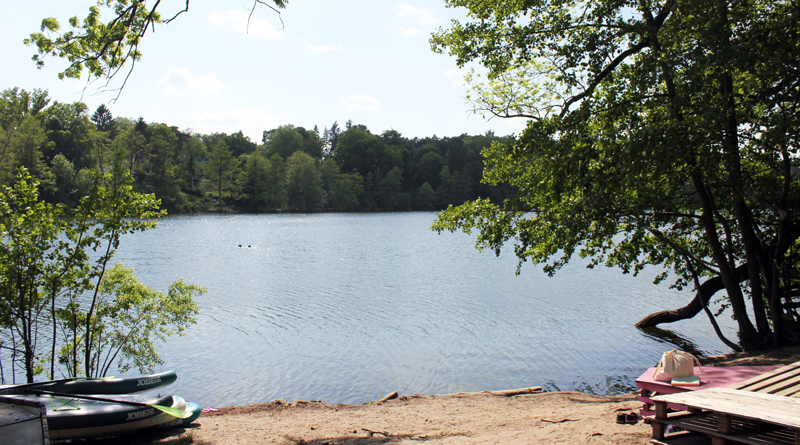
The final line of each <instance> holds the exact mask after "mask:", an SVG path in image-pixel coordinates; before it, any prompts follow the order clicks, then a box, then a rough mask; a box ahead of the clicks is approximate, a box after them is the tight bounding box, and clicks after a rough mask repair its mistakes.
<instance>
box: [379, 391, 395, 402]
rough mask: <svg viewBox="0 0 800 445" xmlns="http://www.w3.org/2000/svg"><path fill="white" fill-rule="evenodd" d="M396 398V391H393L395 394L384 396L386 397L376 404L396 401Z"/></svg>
mask: <svg viewBox="0 0 800 445" xmlns="http://www.w3.org/2000/svg"><path fill="white" fill-rule="evenodd" d="M397 396H398V394H397V391H395V392H393V393H391V394H389V395H388V396H386V397H384V398H382V399H380V400H378V402H377V403H383V402H386V401H387V400H392V399H396V398H397Z"/></svg>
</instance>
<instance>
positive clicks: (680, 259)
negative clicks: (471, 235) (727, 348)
mask: <svg viewBox="0 0 800 445" xmlns="http://www.w3.org/2000/svg"><path fill="white" fill-rule="evenodd" d="M447 4H448V5H449V6H463V7H466V8H467V9H468V13H469V16H470V20H471V21H469V22H467V23H460V22H454V23H453V25H452V27H451V28H450V29H448V30H440V31H439V32H438V33H436V34H435V35H434V36H433V38H432V45H433V48H434V49H435V50H436V51H439V52H444V51H447V52H449V53H450V54H451V55H453V56H455V57H456V60H457V62H458V64H459V65H461V66H464V65H466V64H467V63H469V62H473V61H475V62H479V63H480V64H482V65H483V66H484V67H485V68H486V69H487V70H488V75H487V78H486V81H485V82H473V89H472V93H473V95H472V96H471V98H472V100H473V101H474V103H475V107H476V109H479V110H483V111H484V112H487V113H490V114H494V115H496V116H501V117H510V116H522V117H526V118H528V119H530V121H529V124H528V127H527V128H526V130H525V131H524V132H523V133H522V134H521V135H519V136H518V137H517V138H515V140H513V141H510V142H509V143H507V144H499V143H494V144H493V145H492V146H491V147H490V148H488V149H486V150H485V151H484V156H485V157H486V170H485V172H484V180H485V181H487V182H489V183H491V184H499V183H502V182H506V181H508V182H509V183H510V184H512V185H513V186H515V187H516V189H517V192H516V196H514V197H513V199H510V200H507V201H506V202H505V203H503V204H500V203H492V202H491V201H488V200H485V199H480V200H477V201H474V202H470V203H467V204H464V205H461V206H458V207H454V208H449V209H448V210H447V211H445V212H443V213H442V214H440V216H439V218H438V220H437V223H436V224H435V226H434V227H435V228H436V229H437V230H447V229H451V230H455V229H459V228H460V229H462V230H465V231H467V232H469V231H470V230H473V229H475V230H478V231H479V235H478V245H479V246H480V247H484V248H491V249H494V250H496V251H499V249H500V248H501V247H502V246H503V245H504V244H506V243H514V244H515V246H514V249H515V252H516V253H517V255H518V256H519V258H520V264H521V263H522V262H524V261H525V260H531V261H533V262H534V263H544V264H546V266H545V270H546V271H547V272H548V273H554V272H555V271H557V270H558V269H559V268H560V267H562V266H563V265H564V264H566V263H567V262H568V261H569V260H570V258H571V257H572V256H573V255H574V254H579V255H580V256H585V257H590V258H591V259H592V260H591V265H597V264H606V265H607V266H617V267H620V268H621V269H622V270H623V272H628V271H633V272H634V273H635V272H638V271H639V270H641V269H642V268H643V267H644V266H645V265H649V264H650V265H659V266H662V267H666V268H668V269H671V270H672V271H673V272H674V273H675V276H676V285H677V286H678V287H679V288H680V287H683V286H685V285H688V284H693V285H694V287H695V289H696V290H697V291H698V293H697V295H696V297H695V298H696V299H697V300H698V301H699V303H698V305H697V307H698V308H702V307H705V306H706V303H707V301H708V297H710V295H709V294H713V292H703V291H702V290H703V288H702V286H703V284H707V283H720V285H719V288H720V289H724V290H725V291H726V296H727V299H728V303H729V304H730V307H731V309H732V311H733V317H734V318H735V320H736V322H737V323H738V335H739V339H738V340H739V341H738V343H739V344H740V345H741V347H743V348H745V349H750V348H756V347H759V346H764V345H766V344H770V345H779V344H781V343H785V342H796V341H797V339H798V328H797V326H798V321H799V320H798V316H797V313H796V312H795V311H794V310H793V309H792V307H793V306H795V305H796V304H797V302H796V301H795V300H794V298H795V297H793V295H795V294H796V293H797V292H796V289H797V286H798V284H797V283H798V282H800V281H798V280H797V278H798V277H797V273H798V271H797V269H796V268H795V267H794V265H795V264H796V263H797V258H796V256H795V255H796V254H795V253H794V252H796V249H795V247H796V244H797V236H798V233H800V232H799V231H798V220H797V212H796V209H797V206H798V204H800V203H798V198H799V197H800V194H798V186H799V185H800V184H798V176H797V175H795V174H793V173H792V170H793V169H794V168H797V165H796V164H797V158H796V153H797V150H798V140H797V133H796V131H795V130H794V129H796V128H798V126H797V124H798V120H797V119H798V117H800V113H798V111H800V108H798V105H799V104H800V102H798V97H800V95H798V92H799V91H800V76H798V74H800V73H798V70H799V69H800V68H799V67H800V63H799V62H800V51H798V48H800V46H799V45H798V44H799V43H800V33H799V32H798V29H800V27H799V26H798V24H799V23H800V22H799V21H798V20H800V9H798V5H797V4H795V3H792V2H786V1H778V2H775V1H768V2H767V1H755V2H745V3H743V2H732V1H726V0H715V1H699V2H674V1H665V2H639V3H635V4H622V3H619V2H611V1H598V2H593V3H589V4H587V3H578V2H573V1H564V2H561V1H559V2H556V1H550V0H535V1H529V2H517V3H504V2H499V1H478V0H448V1H447ZM523 17H524V19H523ZM663 278H665V277H664V276H663V275H662V276H660V277H659V280H660V279H663ZM703 280H706V281H703ZM712 280H714V281H712ZM745 283H746V284H745ZM707 288H708V286H706V289H707ZM714 290H716V289H714ZM747 294H749V297H750V298H749V303H748V299H746V295H747ZM698 310H700V309H698ZM751 316H752V318H751ZM751 320H754V321H755V324H754V323H753V321H751ZM712 322H713V318H712ZM726 341H727V340H726ZM728 343H729V344H730V345H732V346H734V347H736V345H735V344H734V342H730V341H728Z"/></svg>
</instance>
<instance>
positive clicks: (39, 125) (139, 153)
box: [0, 88, 510, 213]
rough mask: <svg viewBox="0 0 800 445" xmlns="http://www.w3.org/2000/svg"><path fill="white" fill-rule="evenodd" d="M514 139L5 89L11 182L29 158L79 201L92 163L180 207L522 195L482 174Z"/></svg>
mask: <svg viewBox="0 0 800 445" xmlns="http://www.w3.org/2000/svg"><path fill="white" fill-rule="evenodd" d="M505 139H506V138H503V137H497V136H495V135H494V134H491V133H487V134H484V135H477V136H468V135H460V136H457V137H444V138H438V137H436V136H431V137H425V138H422V139H419V138H413V139H409V138H406V137H403V135H402V134H401V133H400V132H398V131H395V130H386V131H384V132H383V133H381V134H380V135H376V134H373V133H371V132H370V130H369V129H368V128H367V127H366V126H364V125H358V124H354V123H352V122H351V121H348V122H347V123H345V125H344V126H343V127H340V126H339V124H338V122H334V123H333V124H331V125H330V126H329V127H328V126H325V127H324V129H323V130H322V131H320V129H319V127H318V126H316V125H315V126H314V128H313V129H310V130H309V129H306V128H303V127H296V126H293V125H283V126H279V127H278V128H274V129H269V130H266V129H265V130H264V132H263V136H262V140H261V141H260V143H256V142H254V141H251V140H250V138H249V137H247V136H244V135H243V134H242V132H241V131H240V132H238V133H233V134H226V133H213V134H195V133H192V132H187V131H182V130H180V129H178V128H177V127H171V126H169V125H167V124H163V123H156V122H147V121H146V120H145V119H144V118H143V117H139V118H136V119H131V118H126V117H114V116H113V114H112V112H111V110H110V109H109V108H108V107H107V106H106V105H100V106H99V107H98V108H97V109H96V110H94V112H92V111H91V110H89V109H88V107H87V105H85V104H84V103H82V102H75V103H62V102H59V101H57V100H53V99H52V98H51V97H50V96H49V93H48V91H46V90H38V89H37V90H33V91H26V90H22V89H19V88H9V89H6V90H4V91H3V92H2V96H1V97H0V141H1V142H0V185H9V184H11V183H13V182H14V180H15V176H16V174H17V172H18V171H19V168H20V167H25V168H27V169H28V171H29V172H30V174H31V176H32V177H33V178H34V179H35V180H36V181H38V182H39V187H40V191H41V194H42V197H43V198H44V199H45V200H46V201H48V202H51V203H62V204H66V205H68V206H74V205H76V204H77V202H78V200H79V199H80V197H81V196H83V195H84V194H85V192H86V190H88V188H89V187H90V186H91V180H90V172H91V171H92V170H99V171H102V172H105V171H112V170H115V169H122V170H124V171H127V172H129V173H130V175H131V177H132V178H133V179H134V189H135V191H136V192H139V193H152V194H155V196H156V197H157V198H158V199H160V200H161V206H162V208H163V209H165V210H167V211H168V212H170V213H194V212H281V211H287V212H316V211H335V212H351V211H409V210H440V209H443V208H446V207H447V206H448V205H451V204H460V203H463V202H465V201H468V200H471V199H476V198H478V197H482V198H488V199H492V200H502V199H503V198H504V197H506V196H508V195H509V194H510V188H509V187H508V186H506V185H503V184H501V185H486V184H483V183H481V177H482V174H483V158H482V156H481V151H482V150H483V149H484V148H486V147H488V146H490V145H491V143H492V142H495V141H498V142H503V141H504V140H505Z"/></svg>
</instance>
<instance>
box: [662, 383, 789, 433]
mask: <svg viewBox="0 0 800 445" xmlns="http://www.w3.org/2000/svg"><path fill="white" fill-rule="evenodd" d="M653 400H654V401H656V402H667V403H676V404H680V405H684V406H688V407H693V408H700V409H705V410H709V411H714V412H717V413H723V414H730V415H733V416H738V417H743V418H747V419H753V420H760V421H763V422H769V423H773V424H777V425H782V426H787V427H791V428H798V429H800V416H798V415H797V413H800V398H794V397H784V396H776V395H774V394H765V393H759V392H750V391H742V390H737V389H730V388H711V389H705V390H701V391H692V392H684V393H678V394H669V395H663V396H656V397H654V398H653Z"/></svg>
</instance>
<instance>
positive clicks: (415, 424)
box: [92, 347, 800, 445]
mask: <svg viewBox="0 0 800 445" xmlns="http://www.w3.org/2000/svg"><path fill="white" fill-rule="evenodd" d="M798 360H800V347H795V348H788V349H781V350H777V351H772V352H769V353H767V354H759V355H730V356H718V357H709V358H706V359H704V360H703V364H704V365H706V366H712V365H717V366H724V365H779V364H788V363H792V362H795V361H798ZM640 406H641V403H640V402H638V401H637V400H636V393H632V394H626V395H620V396H613V397H598V396H593V395H587V394H582V393H577V392H552V393H539V394H520V395H515V396H510V397H508V396H501V395H493V394H490V393H487V392H483V393H462V394H451V395H432V396H418V395H412V396H401V397H398V398H396V399H393V400H388V401H385V402H382V403H367V404H363V405H328V404H325V403H321V402H305V401H294V402H291V403H289V402H285V401H281V400H278V401H274V402H271V403H267V404H260V405H248V406H239V407H227V408H221V409H220V410H219V411H218V412H215V413H208V414H203V415H202V416H201V417H200V419H198V420H197V421H196V422H195V423H193V424H192V425H190V426H189V427H187V428H182V429H175V430H171V431H163V432H160V433H156V434H152V433H151V434H148V435H139V436H133V437H129V438H128V439H126V440H125V441H124V442H121V441H120V440H119V438H117V439H114V440H113V441H112V442H108V443H115V444H118V443H131V444H133V443H137V444H140V443H158V444H178V443H196V444H315V445H323V444H379V443H406V444H412V443H425V444H536V443H542V444H618V445H625V444H646V443H648V442H649V439H650V434H651V428H650V426H649V425H647V424H645V423H644V422H643V421H641V420H639V421H637V422H636V423H635V424H618V423H617V422H616V419H617V414H618V413H632V412H638V409H639V407H640ZM92 442H94V443H104V442H105V441H100V442H98V441H92Z"/></svg>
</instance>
